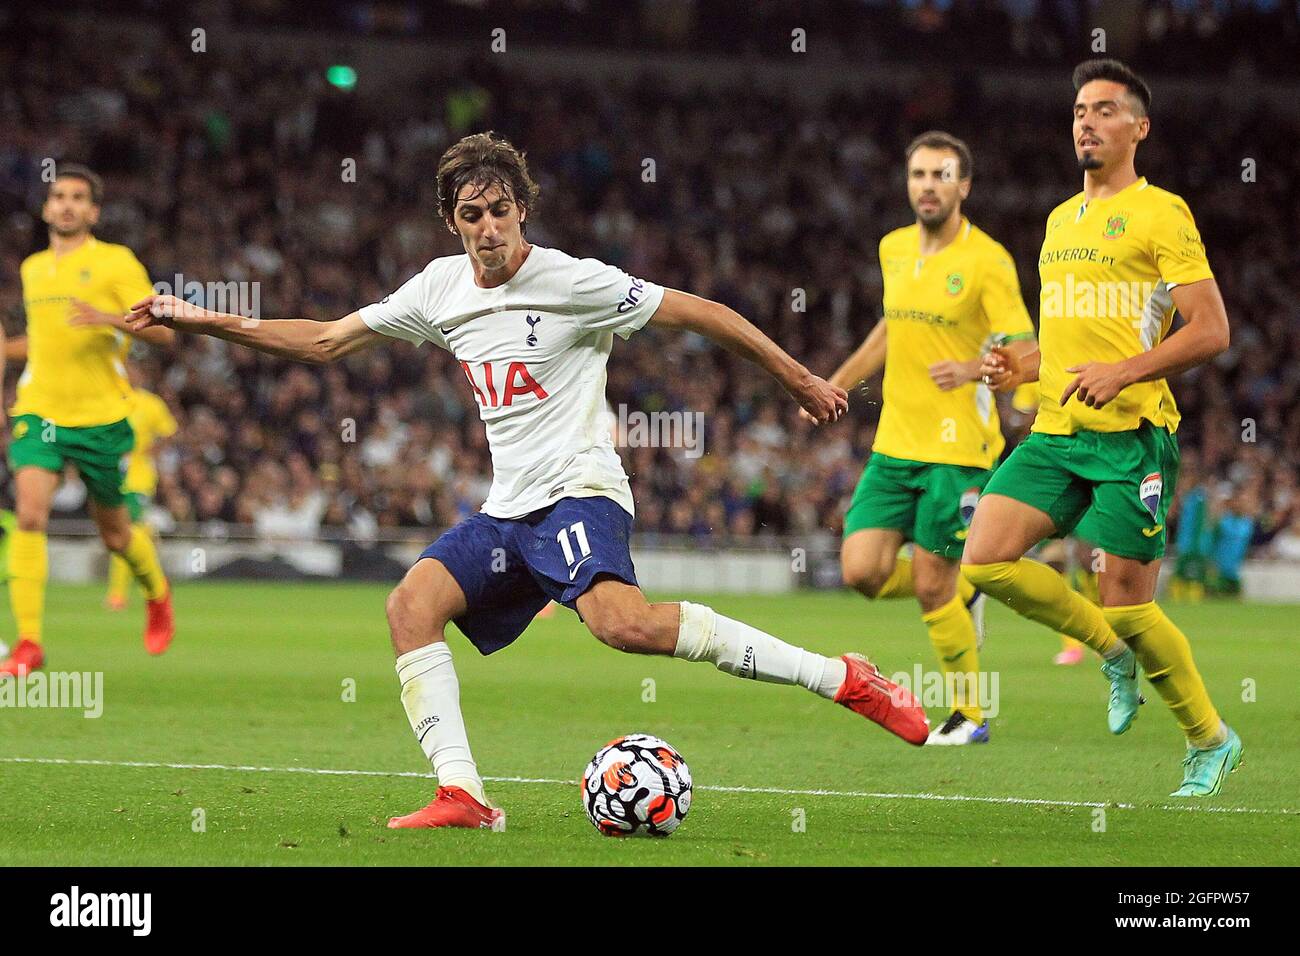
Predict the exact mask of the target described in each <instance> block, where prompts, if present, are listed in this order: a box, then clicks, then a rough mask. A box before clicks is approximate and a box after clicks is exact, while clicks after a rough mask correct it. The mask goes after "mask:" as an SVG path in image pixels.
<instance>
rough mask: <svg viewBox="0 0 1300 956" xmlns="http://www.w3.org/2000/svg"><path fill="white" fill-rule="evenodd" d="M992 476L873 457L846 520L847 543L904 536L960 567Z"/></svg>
mask: <svg viewBox="0 0 1300 956" xmlns="http://www.w3.org/2000/svg"><path fill="white" fill-rule="evenodd" d="M992 474H993V472H992V471H990V470H989V469H987V468H972V467H968V466H966V465H940V464H935V463H934V462H928V461H911V460H909V459H906V458H890V457H889V456H888V455H882V454H880V453H879V452H873V453H872V455H871V457H870V458H869V459H868V460H867V467H866V469H864V470H863V472H862V477H861V478H860V479H859V480H858V487H857V488H856V489H855V490H854V492H853V500H852V501H851V502H850V503H849V510H848V513H847V514H845V516H844V537H846V538H847V537H848V536H849V535H851V534H853V533H854V532H855V531H865V530H866V529H868V528H886V529H889V530H892V531H901V532H902V533H903V537H904V538H906V539H907V540H908V541H911V542H913V543H914V544H916V546H917V547H920V548H924V549H925V550H927V551H930V552H933V553H934V554H937V555H940V556H942V557H945V558H947V559H948V560H950V561H956V560H958V559H960V558H961V552H962V549H963V548H965V547H966V531H967V529H968V528H969V527H970V519H971V515H973V514H974V513H975V504H976V502H978V501H979V497H980V490H981V489H982V488H983V487H984V485H985V484H986V483H987V482H988V480H989V476H990V475H992Z"/></svg>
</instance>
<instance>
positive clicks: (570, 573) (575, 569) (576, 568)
mask: <svg viewBox="0 0 1300 956" xmlns="http://www.w3.org/2000/svg"><path fill="white" fill-rule="evenodd" d="M590 560H591V555H587V556H586V557H585V558H583V559H582V560H581V561H579V562H578V563H577V564H575V565H574V566H573V570H572V571H570V572H569V580H570V581H572V580H573V576H574V575H575V574H577V573H578V568H580V567H582V566H583V565H584V564H586V563H587V562H588V561H590Z"/></svg>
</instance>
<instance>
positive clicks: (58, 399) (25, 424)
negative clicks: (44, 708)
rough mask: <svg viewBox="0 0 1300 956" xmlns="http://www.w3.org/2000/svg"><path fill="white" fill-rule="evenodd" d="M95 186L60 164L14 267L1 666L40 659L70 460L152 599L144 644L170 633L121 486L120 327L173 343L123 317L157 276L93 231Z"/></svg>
mask: <svg viewBox="0 0 1300 956" xmlns="http://www.w3.org/2000/svg"><path fill="white" fill-rule="evenodd" d="M102 196H103V185H102V182H101V181H100V179H99V177H98V176H96V175H95V174H94V173H93V172H91V171H90V170H89V169H86V168H85V167H82V166H73V165H60V166H58V167H56V173H55V179H54V181H53V182H52V183H50V188H49V193H48V195H47V196H46V199H45V204H44V207H43V209H42V218H43V219H44V220H45V223H46V225H47V226H49V235H50V245H49V248H48V249H44V250H42V251H41V252H37V253H34V254H33V255H30V256H28V257H27V258H26V259H25V260H24V261H23V263H22V267H21V273H20V274H21V276H22V283H23V305H24V308H25V310H26V313H27V348H26V352H27V367H26V369H25V370H24V371H23V374H22V376H21V377H20V378H19V379H18V399H17V401H16V402H15V404H14V407H13V408H12V409H11V410H10V415H11V420H10V424H11V428H12V434H11V438H10V442H9V465H10V469H11V470H12V471H13V472H14V486H15V497H16V499H17V505H16V508H15V510H16V512H17V525H18V526H17V528H16V529H15V531H14V533H13V540H12V541H11V542H10V545H9V603H10V606H11V608H12V610H13V614H14V619H15V622H16V623H17V637H18V642H17V644H16V645H15V646H14V648H13V651H12V652H11V655H10V656H9V658H8V659H7V660H5V661H3V662H0V676H4V675H11V676H17V677H22V676H25V675H26V674H27V673H29V672H30V671H32V670H34V669H36V668H38V667H41V666H42V665H43V664H44V663H45V652H44V648H43V646H42V624H43V619H44V611H45V584H46V580H47V578H48V576H49V558H48V554H47V550H46V540H45V528H46V524H47V522H48V521H49V515H50V499H51V498H52V497H53V495H54V490H55V488H56V487H57V486H58V484H59V476H60V473H61V472H62V471H63V468H64V465H65V464H66V463H68V462H71V463H72V464H73V465H75V466H76V468H77V471H78V472H79V473H80V474H81V478H82V481H84V482H85V484H86V489H87V491H88V493H89V496H90V511H91V516H92V517H93V518H94V520H95V523H96V525H97V526H98V527H99V533H100V537H101V538H103V540H104V544H105V545H106V546H107V547H108V549H109V550H110V551H111V552H113V553H114V554H117V555H120V556H121V557H122V558H123V559H124V560H125V561H126V563H127V566H128V567H129V568H130V569H131V573H132V574H134V575H135V578H136V580H137V581H139V582H140V587H141V589H142V590H143V591H144V593H145V597H146V598H147V599H148V623H147V625H146V628H145V635H144V640H145V647H146V649H147V650H148V651H149V652H150V653H151V654H161V653H162V652H163V651H164V650H166V649H167V646H168V644H170V643H171V640H172V636H173V634H174V633H175V622H174V619H173V614H172V604H171V591H170V588H169V587H168V584H167V579H166V577H165V576H164V575H163V570H162V566H161V565H160V564H159V563H158V552H157V549H156V548H155V547H154V544H153V540H152V539H151V538H150V537H149V535H148V534H146V533H144V532H143V531H142V530H140V529H133V528H132V527H131V519H130V517H129V515H128V514H127V509H126V505H125V503H124V501H125V498H124V494H123V491H122V465H123V458H124V456H125V455H126V454H127V453H128V452H129V451H130V450H131V445H132V435H131V425H130V423H129V422H128V421H127V415H128V414H129V413H130V411H131V402H132V394H131V385H130V383H129V382H128V381H127V377H126V369H125V366H124V362H125V360H126V352H127V349H128V346H129V342H130V340H129V339H128V337H127V336H128V334H131V335H135V336H136V337H137V338H140V339H143V340H144V341H146V342H150V343H153V344H156V345H170V344H171V343H172V342H173V341H174V338H175V333H174V332H172V331H171V330H170V329H147V330H145V331H143V332H130V331H129V330H128V329H127V326H126V320H125V315H126V313H127V311H128V310H129V309H130V307H131V305H132V304H133V303H134V302H136V301H138V300H139V298H140V297H141V296H144V295H150V294H152V292H153V288H152V286H151V285H150V283H149V276H148V274H147V273H146V272H145V270H144V267H143V266H141V265H140V263H139V261H138V260H137V259H136V258H135V256H134V255H133V254H132V253H131V250H129V249H127V248H126V247H124V246H119V245H114V244H112V243H108V242H100V241H99V240H97V239H96V238H95V237H94V236H93V235H91V229H92V228H93V227H94V226H95V224H96V223H97V222H98V221H99V212H100V203H101V202H102ZM160 333H162V334H160Z"/></svg>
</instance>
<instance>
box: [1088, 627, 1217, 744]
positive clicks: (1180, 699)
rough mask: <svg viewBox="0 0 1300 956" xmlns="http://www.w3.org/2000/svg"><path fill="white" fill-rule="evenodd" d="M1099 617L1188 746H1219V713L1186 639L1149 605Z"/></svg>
mask: <svg viewBox="0 0 1300 956" xmlns="http://www.w3.org/2000/svg"><path fill="white" fill-rule="evenodd" d="M1104 613H1105V615H1106V620H1107V621H1109V622H1110V624H1111V626H1112V627H1113V628H1114V629H1115V633H1116V634H1118V635H1119V636H1120V637H1122V638H1123V639H1124V640H1125V641H1127V642H1128V644H1129V646H1130V647H1132V648H1133V652H1134V653H1135V654H1136V655H1137V659H1138V662H1139V663H1140V664H1141V665H1142V670H1144V671H1146V675H1147V680H1149V681H1150V682H1151V686H1152V687H1154V688H1155V689H1156V691H1157V692H1158V693H1159V694H1160V696H1161V697H1162V698H1164V701H1165V706H1167V707H1168V708H1169V709H1170V710H1171V711H1173V712H1174V717H1175V718H1176V719H1177V721H1178V726H1179V727H1180V728H1181V729H1182V731H1183V733H1184V734H1185V735H1186V736H1187V742H1188V743H1189V744H1191V745H1192V746H1193V747H1209V746H1217V745H1218V744H1221V743H1223V732H1222V726H1221V722H1220V720H1219V712H1218V711H1217V710H1215V709H1214V704H1213V703H1212V702H1211V701H1210V695H1209V693H1208V692H1207V691H1206V689H1205V682H1204V681H1202V680H1201V675H1200V672H1199V671H1197V669H1196V662H1195V661H1194V660H1192V646H1191V644H1189V643H1188V642H1187V635H1186V634H1184V633H1183V632H1182V631H1180V630H1179V629H1178V626H1177V625H1176V624H1174V622H1173V621H1171V620H1169V618H1168V616H1167V615H1166V614H1165V612H1164V611H1162V610H1161V609H1160V607H1159V605H1157V604H1156V603H1155V602H1154V601H1148V602H1147V603H1146V604H1130V605H1127V606H1124V607H1108V608H1106V609H1105V612H1104Z"/></svg>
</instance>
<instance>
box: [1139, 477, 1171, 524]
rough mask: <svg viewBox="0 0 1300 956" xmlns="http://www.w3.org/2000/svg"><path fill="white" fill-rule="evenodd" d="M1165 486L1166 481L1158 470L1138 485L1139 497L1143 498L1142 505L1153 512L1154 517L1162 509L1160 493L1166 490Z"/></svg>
mask: <svg viewBox="0 0 1300 956" xmlns="http://www.w3.org/2000/svg"><path fill="white" fill-rule="evenodd" d="M1164 487H1165V483H1164V481H1163V480H1162V479H1161V477H1160V472H1158V471H1153V472H1151V474H1149V475H1147V476H1146V477H1145V478H1143V479H1142V484H1141V485H1139V486H1138V497H1139V498H1140V499H1142V507H1144V508H1146V509H1147V511H1149V512H1151V517H1152V518H1153V519H1154V518H1155V516H1156V512H1157V511H1158V510H1159V509H1160V493H1161V492H1162V491H1164Z"/></svg>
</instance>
